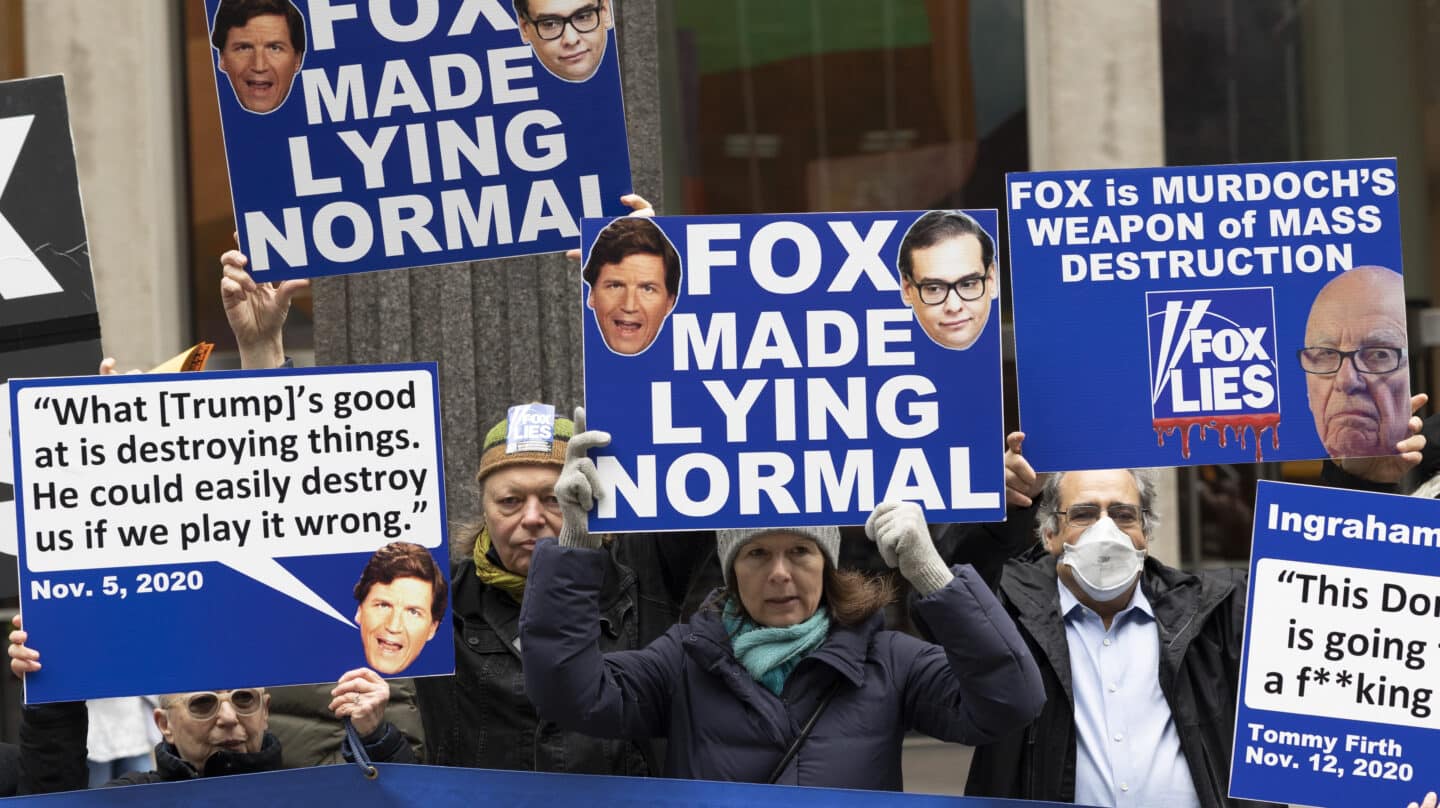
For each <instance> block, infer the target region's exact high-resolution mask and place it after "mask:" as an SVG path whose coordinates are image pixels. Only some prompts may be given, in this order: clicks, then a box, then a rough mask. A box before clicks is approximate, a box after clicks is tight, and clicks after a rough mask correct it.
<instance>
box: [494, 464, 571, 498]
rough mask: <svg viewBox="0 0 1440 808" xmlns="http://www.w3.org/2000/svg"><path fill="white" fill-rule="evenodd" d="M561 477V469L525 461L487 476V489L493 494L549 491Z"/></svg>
mask: <svg viewBox="0 0 1440 808" xmlns="http://www.w3.org/2000/svg"><path fill="white" fill-rule="evenodd" d="M558 479H560V469H558V468H556V467H555V466H546V465H541V464H538V463H523V464H519V463H517V464H516V465H513V466H506V467H505V468H501V469H496V470H495V471H493V472H491V473H490V475H489V476H487V477H486V478H485V490H486V491H489V492H490V493H492V494H505V493H511V494H513V493H526V492H536V491H547V490H549V489H552V488H554V487H555V481H556V480H558Z"/></svg>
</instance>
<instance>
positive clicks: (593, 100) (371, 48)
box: [205, 0, 631, 280]
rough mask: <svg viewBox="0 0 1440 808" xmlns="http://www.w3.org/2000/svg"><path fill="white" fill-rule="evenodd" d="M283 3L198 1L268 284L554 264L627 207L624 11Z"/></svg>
mask: <svg viewBox="0 0 1440 808" xmlns="http://www.w3.org/2000/svg"><path fill="white" fill-rule="evenodd" d="M275 5H276V10H277V11H278V10H280V9H283V10H284V12H285V13H283V14H282V13H274V12H272V13H260V14H258V15H255V16H246V15H247V14H249V13H250V12H251V11H254V10H255V9H253V8H252V9H250V10H249V11H246V10H245V7H244V6H243V5H242V4H241V3H239V2H238V0H205V9H206V19H207V20H209V21H210V24H211V53H212V56H213V57H214V64H215V82H216V88H217V91H218V93H219V100H220V118H221V122H222V124H223V127H224V132H225V155H226V160H227V162H228V164H229V172H230V187H231V192H232V194H233V197H234V203H235V222H236V226H237V227H238V228H239V234H240V246H241V250H242V251H243V252H245V253H246V254H247V255H248V256H249V258H250V264H249V267H248V269H249V270H250V271H251V272H252V273H254V275H255V277H256V279H257V280H260V279H263V280H280V279H285V278H299V277H311V276H318V275H333V274H340V273H346V272H362V271H369V270H377V269H397V268H401V267H414V266H429V265H434V264H445V263H452V262H458V261H469V260H476V259H485V258H500V257H505V256H516V255H533V254H538V253H546V252H556V251H560V250H566V249H570V248H572V247H574V245H575V242H576V240H577V239H578V238H579V236H580V219H581V218H582V217H584V216H603V215H607V214H614V213H619V212H623V211H624V207H623V206H622V205H621V203H620V201H619V199H620V196H621V195H623V194H627V193H629V192H630V190H631V185H630V160H629V151H628V147H627V145H626V136H625V120H624V110H623V105H622V101H621V95H620V70H619V57H618V46H617V44H616V41H615V22H616V18H615V8H614V4H613V0H593V1H592V0H586V2H580V1H579V0H577V1H576V2H574V3H570V4H565V5H566V8H567V9H568V8H569V6H571V5H573V6H574V9H575V10H574V11H573V13H571V12H569V11H567V12H566V13H565V15H564V16H560V15H557V14H554V13H550V11H548V9H549V6H551V5H554V3H550V2H548V0H547V3H545V4H541V3H540V1H539V0H535V2H532V3H531V4H530V5H531V6H532V10H531V14H530V15H529V16H528V17H519V18H517V16H516V12H515V8H514V5H513V4H512V3H511V2H510V0H409V2H404V3H399V2H392V1H391V0H368V1H367V0H278V3H276V4H275ZM541 5H544V6H545V8H544V9H541V8H540V7H541ZM542 12H543V13H542Z"/></svg>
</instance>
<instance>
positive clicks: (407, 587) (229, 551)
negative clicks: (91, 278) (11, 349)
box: [11, 365, 454, 702]
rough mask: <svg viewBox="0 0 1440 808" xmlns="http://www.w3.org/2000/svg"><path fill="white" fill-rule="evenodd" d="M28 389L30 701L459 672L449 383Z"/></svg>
mask: <svg viewBox="0 0 1440 808" xmlns="http://www.w3.org/2000/svg"><path fill="white" fill-rule="evenodd" d="M11 388H12V390H11V392H12V400H11V404H12V417H13V422H14V426H15V443H14V452H15V459H16V462H15V469H16V475H17V476H16V490H17V492H18V499H19V500H20V507H19V509H18V520H19V521H18V524H19V528H20V533H21V537H22V541H21V545H20V551H21V606H22V609H23V610H24V612H25V620H26V623H25V627H26V629H27V630H29V631H31V632H32V633H33V634H36V635H39V636H43V637H44V638H45V644H44V649H45V663H46V664H45V668H44V669H43V670H41V671H39V672H37V673H34V674H31V675H29V676H27V677H26V698H27V700H28V701H30V702H44V701H55V700H69V699H80V698H92V697H103V696H118V695H135V694H141V693H156V692H175V691H182V690H194V689H214V688H223V687H231V686H239V685H242V684H246V683H248V684H250V685H278V684H295V683H302V682H323V681H332V680H334V679H336V678H337V677H338V676H339V675H340V674H341V673H342V672H344V671H345V670H348V669H350V668H355V667H359V666H360V665H361V664H366V665H368V666H369V667H372V668H374V669H376V670H377V671H379V672H381V673H384V674H393V673H399V672H401V671H402V670H403V671H405V673H406V674H407V675H425V674H436V673H448V672H450V671H452V670H453V669H454V656H453V649H452V647H451V644H450V643H449V642H443V643H434V644H428V645H427V642H428V640H429V639H430V638H432V637H433V636H434V633H435V630H436V628H437V627H438V625H440V624H441V620H442V617H443V614H444V611H445V606H446V591H447V586H446V580H445V578H446V576H445V575H444V574H443V572H442V571H443V570H444V569H445V568H446V559H447V551H446V532H445V511H444V507H443V502H444V482H443V480H442V479H441V476H440V475H441V469H442V468H443V464H442V462H441V446H440V437H439V431H438V422H439V414H438V410H437V400H438V399H437V396H436V393H435V368H434V365H401V366H391V367H374V368H368V367H357V368H343V369H341V368H324V369H321V368H316V369H311V370H308V371H268V372H265V373H254V372H231V373H206V374H202V375H163V376H161V375H151V376H143V377H135V376H125V377H91V378H85V379H53V380H34V381H19V382H13V383H12V384H11ZM352 616H353V618H354V621H355V622H353V623H352ZM357 628H358V632H357ZM357 633H358V635H359V636H358V638H357ZM240 635H243V636H244V639H243V640H242V639H240ZM217 637H224V638H225V639H224V641H218V642H209V641H207V642H205V643H202V644H200V645H196V643H197V641H198V640H199V639H200V638H212V639H213V638H217ZM257 643H260V644H264V645H265V646H267V647H272V648H274V649H277V650H282V651H283V653H273V654H265V653H256V644H257ZM189 647H195V648H196V653H195V654H193V655H188V654H186V653H184V652H183V651H182V650H181V649H185V648H189ZM155 649H165V653H163V654H158V655H157V654H155V653H153V651H154V650H155ZM362 650H363V656H362V653H361V651H362ZM412 663H413V664H412Z"/></svg>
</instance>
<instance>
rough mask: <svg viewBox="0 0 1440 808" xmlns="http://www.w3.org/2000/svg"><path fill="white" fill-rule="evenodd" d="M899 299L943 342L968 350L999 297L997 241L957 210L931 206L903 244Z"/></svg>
mask: <svg viewBox="0 0 1440 808" xmlns="http://www.w3.org/2000/svg"><path fill="white" fill-rule="evenodd" d="M897 263H898V265H899V270H900V297H901V298H902V299H903V300H904V301H905V305H907V306H909V307H910V308H912V309H914V310H915V319H916V321H918V322H919V323H920V328H921V329H922V330H924V332H925V333H926V335H928V336H929V337H930V339H932V340H934V341H935V342H936V343H937V344H938V345H940V346H942V347H945V348H949V349H951V350H955V351H963V350H966V349H968V348H969V347H970V346H971V345H974V344H975V340H977V339H979V338H980V335H981V334H982V333H983V332H984V331H985V324H986V323H988V322H989V321H990V308H991V305H992V303H993V302H994V301H995V299H996V298H998V297H999V296H1000V287H999V284H997V283H996V280H995V241H994V240H993V239H992V238H991V237H990V234H989V233H986V232H985V229H984V228H982V227H981V226H980V224H979V222H976V221H975V220H974V219H972V218H970V217H969V216H968V215H966V214H964V213H962V212H961V211H958V210H932V211H930V212H929V213H926V214H925V215H924V216H921V217H920V218H919V219H916V220H915V223H914V224H913V225H911V226H910V230H909V231H908V232H906V234H905V238H904V239H903V240H901V242H900V256H899V260H898V262H897Z"/></svg>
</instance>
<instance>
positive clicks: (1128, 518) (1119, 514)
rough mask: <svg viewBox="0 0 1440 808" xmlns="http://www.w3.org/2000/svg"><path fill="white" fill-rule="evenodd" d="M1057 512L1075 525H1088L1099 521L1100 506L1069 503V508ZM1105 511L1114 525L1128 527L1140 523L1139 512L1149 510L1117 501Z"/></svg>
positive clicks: (1142, 512)
mask: <svg viewBox="0 0 1440 808" xmlns="http://www.w3.org/2000/svg"><path fill="white" fill-rule="evenodd" d="M1057 513H1059V514H1060V516H1062V517H1064V518H1065V519H1066V520H1068V521H1069V522H1070V524H1072V525H1074V526H1075V527H1089V526H1090V525H1093V524H1095V523H1096V522H1098V521H1100V506H1099V505H1094V504H1089V503H1087V504H1084V505H1071V506H1070V510H1068V511H1057ZM1105 513H1107V514H1109V516H1110V521H1112V522H1114V523H1115V526H1116V527H1118V528H1129V527H1135V526H1136V525H1138V524H1140V516H1141V514H1147V513H1149V511H1147V510H1142V509H1140V508H1137V507H1135V506H1134V505H1126V504H1125V503H1123V502H1117V503H1115V504H1114V505H1111V506H1110V507H1108V508H1106V509H1105Z"/></svg>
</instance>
